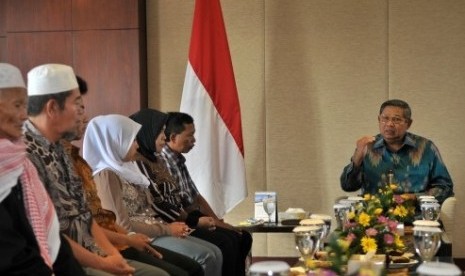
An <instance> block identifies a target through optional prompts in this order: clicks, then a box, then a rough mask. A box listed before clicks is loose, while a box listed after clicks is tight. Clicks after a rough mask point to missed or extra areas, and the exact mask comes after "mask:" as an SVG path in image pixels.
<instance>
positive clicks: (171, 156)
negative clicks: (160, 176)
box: [161, 145, 199, 208]
mask: <svg viewBox="0 0 465 276" xmlns="http://www.w3.org/2000/svg"><path fill="white" fill-rule="evenodd" d="M161 157H162V159H163V160H164V161H165V163H166V167H168V169H169V171H170V173H171V175H172V176H173V177H174V179H175V180H176V182H177V183H178V184H179V190H180V192H179V195H180V197H181V200H182V205H183V207H184V208H188V207H189V206H191V205H192V204H193V203H194V201H195V199H196V197H197V196H198V195H199V191H198V190H197V187H196V186H195V184H194V181H192V178H191V176H190V174H189V171H188V170H187V167H186V158H185V157H184V156H183V155H182V154H180V153H177V152H174V151H173V150H172V149H170V147H168V145H165V146H164V147H163V149H162V151H161Z"/></svg>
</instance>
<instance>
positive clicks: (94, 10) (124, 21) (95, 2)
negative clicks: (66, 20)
mask: <svg viewBox="0 0 465 276" xmlns="http://www.w3.org/2000/svg"><path fill="white" fill-rule="evenodd" d="M138 2H139V1H138V0H73V9H72V10H73V17H72V18H73V28H74V29H75V30H90V29H127V28H137V27H138V26H139V22H138V18H139V16H138V9H139V8H138Z"/></svg>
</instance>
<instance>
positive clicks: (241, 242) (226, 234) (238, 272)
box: [191, 227, 252, 276]
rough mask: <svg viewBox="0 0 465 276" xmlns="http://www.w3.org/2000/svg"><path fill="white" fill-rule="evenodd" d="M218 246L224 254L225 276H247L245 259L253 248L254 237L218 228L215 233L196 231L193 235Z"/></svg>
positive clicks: (223, 270) (202, 230)
mask: <svg viewBox="0 0 465 276" xmlns="http://www.w3.org/2000/svg"><path fill="white" fill-rule="evenodd" d="M191 235H192V236H194V237H197V238H199V239H202V240H205V241H208V242H211V243H213V244H215V245H216V246H218V247H219V248H220V250H221V253H222V254H223V268H222V272H223V273H222V274H223V276H242V275H245V259H246V258H247V255H248V253H249V251H250V249H251V247H252V235H250V233H249V232H247V231H242V232H241V233H238V232H236V231H233V230H229V229H225V228H221V227H217V228H216V230H214V231H209V230H206V229H200V228H198V229H196V230H195V231H194V232H192V234H191Z"/></svg>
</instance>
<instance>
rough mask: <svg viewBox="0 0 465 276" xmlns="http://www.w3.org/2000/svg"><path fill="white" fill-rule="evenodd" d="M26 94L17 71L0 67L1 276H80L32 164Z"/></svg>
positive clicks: (77, 266) (7, 67) (82, 272)
mask: <svg viewBox="0 0 465 276" xmlns="http://www.w3.org/2000/svg"><path fill="white" fill-rule="evenodd" d="M26 109H27V91H26V87H25V84H24V80H23V78H22V75H21V72H20V71H19V69H18V68H16V67H14V66H13V65H11V64H7V63H0V221H1V223H0V256H1V258H0V274H1V275H52V274H55V275H84V271H83V270H82V268H81V267H80V265H79V264H78V263H77V261H76V260H75V259H74V257H73V255H72V253H71V249H70V247H69V244H68V243H67V241H66V240H65V239H61V236H60V227H59V223H58V217H57V214H56V211H55V208H54V206H53V203H52V201H51V199H50V197H49V196H48V194H47V191H46V190H45V187H44V186H43V184H42V182H41V181H40V178H39V176H38V174H37V170H36V169H35V167H34V165H33V164H32V162H31V161H30V160H29V159H28V158H27V157H26V146H25V145H24V143H23V141H22V139H21V138H22V136H23V135H22V125H23V123H24V121H25V120H26V119H27V113H26Z"/></svg>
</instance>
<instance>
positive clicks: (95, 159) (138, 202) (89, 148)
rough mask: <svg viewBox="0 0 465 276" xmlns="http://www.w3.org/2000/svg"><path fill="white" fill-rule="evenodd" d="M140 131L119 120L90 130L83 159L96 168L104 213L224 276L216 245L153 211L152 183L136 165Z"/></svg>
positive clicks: (101, 119)
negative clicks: (150, 189) (149, 188)
mask: <svg viewBox="0 0 465 276" xmlns="http://www.w3.org/2000/svg"><path fill="white" fill-rule="evenodd" d="M140 128H141V125H140V124H138V123H136V122H134V121H132V120H131V119H129V118H127V117H125V116H122V115H116V114H113V115H104V116H98V117H95V118H94V119H92V120H91V121H90V122H89V124H88V126H87V130H86V133H85V135H84V144H83V156H84V159H86V161H87V162H88V163H89V165H90V166H91V167H92V170H93V176H94V181H95V183H96V185H97V191H98V195H99V197H100V200H101V201H102V207H103V208H105V209H108V210H111V211H113V212H114V213H115V214H116V222H117V224H119V225H121V226H122V227H124V228H125V229H126V230H127V231H129V232H132V231H134V232H139V233H143V234H145V235H148V236H150V237H153V242H152V244H154V245H157V246H160V247H163V248H166V249H169V250H172V251H175V252H177V253H180V254H183V255H186V256H188V257H190V258H192V259H194V260H196V261H197V262H199V263H200V264H201V265H202V267H203V268H204V271H205V275H221V266H222V259H221V258H222V256H221V254H220V256H218V252H219V249H218V250H217V251H216V252H215V251H213V250H212V249H211V246H212V245H211V244H209V243H208V246H206V244H205V243H206V242H205V241H203V240H200V239H197V238H194V237H190V236H188V234H189V231H190V228H189V227H188V226H187V225H186V224H185V223H182V222H174V223H171V224H166V223H164V222H162V221H160V219H159V218H158V217H157V215H156V213H155V212H154V211H153V209H152V207H151V205H150V202H151V200H152V199H151V195H150V192H149V190H148V188H147V187H148V186H149V184H150V182H149V180H148V179H147V178H146V177H145V175H143V174H142V173H141V172H140V171H139V168H138V167H137V165H136V163H135V162H134V160H135V156H136V153H137V148H138V145H137V142H136V140H135V139H136V135H137V133H138V131H139V130H140Z"/></svg>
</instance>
